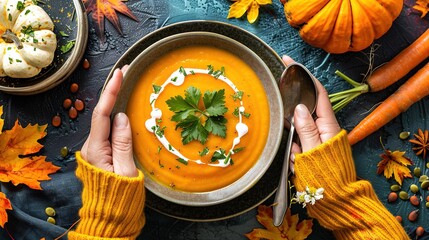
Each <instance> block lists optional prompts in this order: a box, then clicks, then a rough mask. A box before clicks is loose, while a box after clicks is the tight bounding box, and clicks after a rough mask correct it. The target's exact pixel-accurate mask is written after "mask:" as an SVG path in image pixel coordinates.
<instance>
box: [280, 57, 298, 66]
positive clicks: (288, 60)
mask: <svg viewBox="0 0 429 240" xmlns="http://www.w3.org/2000/svg"><path fill="white" fill-rule="evenodd" d="M282 60H283V62H284V63H285V64H286V66H287V65H288V64H291V63H293V62H295V61H294V60H293V59H292V58H291V57H289V56H288V55H283V57H282Z"/></svg>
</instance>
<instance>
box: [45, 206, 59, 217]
mask: <svg viewBox="0 0 429 240" xmlns="http://www.w3.org/2000/svg"><path fill="white" fill-rule="evenodd" d="M45 213H46V215H48V216H49V217H54V216H55V215H56V212H55V209H53V208H51V207H47V208H46V209H45Z"/></svg>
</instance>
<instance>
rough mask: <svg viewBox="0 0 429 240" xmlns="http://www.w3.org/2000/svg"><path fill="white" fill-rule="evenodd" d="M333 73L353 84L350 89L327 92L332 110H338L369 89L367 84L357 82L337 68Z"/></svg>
mask: <svg viewBox="0 0 429 240" xmlns="http://www.w3.org/2000/svg"><path fill="white" fill-rule="evenodd" d="M335 73H336V74H337V75H338V76H340V77H341V78H342V79H344V80H345V81H346V82H348V83H349V84H350V85H352V86H353V88H351V89H348V90H344V91H341V92H337V93H332V94H329V100H330V101H331V103H332V104H333V105H332V109H333V110H334V112H338V111H340V110H341V109H342V108H344V107H345V106H346V105H347V104H348V103H349V102H351V101H352V100H353V99H355V98H357V97H358V96H360V95H361V94H362V93H367V92H368V91H369V87H368V84H366V83H358V82H356V81H354V80H353V79H351V78H349V77H348V76H346V75H345V74H344V73H342V72H340V71H338V70H337V71H336V72H335Z"/></svg>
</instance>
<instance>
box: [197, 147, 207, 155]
mask: <svg viewBox="0 0 429 240" xmlns="http://www.w3.org/2000/svg"><path fill="white" fill-rule="evenodd" d="M209 151H210V150H209V148H208V147H205V148H204V149H203V150H202V151H201V152H198V154H199V155H200V156H201V157H202V156H205V155H207V154H208V153H209Z"/></svg>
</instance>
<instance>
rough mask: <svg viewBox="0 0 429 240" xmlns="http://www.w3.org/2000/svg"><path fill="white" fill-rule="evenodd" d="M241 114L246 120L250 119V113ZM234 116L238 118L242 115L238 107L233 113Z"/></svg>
mask: <svg viewBox="0 0 429 240" xmlns="http://www.w3.org/2000/svg"><path fill="white" fill-rule="evenodd" d="M241 114H243V116H244V117H245V118H247V119H248V118H249V117H250V113H247V112H242V113H241ZM232 115H234V116H236V117H238V116H239V115H240V110H239V108H238V107H236V108H235V109H234V112H232Z"/></svg>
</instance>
